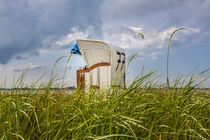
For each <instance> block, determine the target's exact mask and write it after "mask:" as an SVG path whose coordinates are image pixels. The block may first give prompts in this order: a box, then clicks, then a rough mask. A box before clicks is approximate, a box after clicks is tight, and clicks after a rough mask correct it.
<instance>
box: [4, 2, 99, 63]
mask: <svg viewBox="0 0 210 140" xmlns="http://www.w3.org/2000/svg"><path fill="white" fill-rule="evenodd" d="M101 2H102V1H95V0H84V1H78V0H68V1H67V0H30V1H29V0H17V1H14V0H0V63H1V64H6V63H8V61H9V60H10V59H11V58H15V57H16V58H17V59H18V58H20V57H18V56H21V54H25V53H30V54H33V53H34V54H37V50H38V49H39V48H41V47H42V41H43V40H44V39H45V38H46V37H48V36H61V35H65V34H66V33H68V32H69V30H70V29H71V28H73V27H77V28H79V29H80V30H84V29H86V28H87V27H88V26H92V27H93V28H94V31H95V32H94V34H93V35H96V36H100V26H101V19H100V16H99V15H100V5H101Z"/></svg>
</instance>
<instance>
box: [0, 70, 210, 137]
mask: <svg viewBox="0 0 210 140" xmlns="http://www.w3.org/2000/svg"><path fill="white" fill-rule="evenodd" d="M205 73H206V72H202V73H200V75H199V79H200V78H202V76H204V74H205ZM152 74H153V72H151V73H148V74H146V75H144V74H143V73H141V76H139V77H137V78H136V79H135V80H134V81H133V83H132V84H131V85H130V86H129V87H128V88H126V89H116V88H111V89H108V90H104V91H96V90H91V91H90V92H89V93H84V92H81V91H75V92H74V93H72V94H66V93H68V92H70V91H69V90H59V89H57V90H50V86H51V85H52V84H53V82H54V81H53V80H52V81H50V82H49V83H47V84H43V83H42V84H41V86H40V88H38V89H37V90H35V89H33V87H34V86H35V84H36V82H35V83H34V84H33V85H32V88H31V89H30V90H22V89H20V90H15V89H14V90H11V91H10V92H7V91H5V90H2V91H1V92H0V128H1V129H0V137H1V139H110V138H111V139H208V138H209V130H210V123H209V122H210V120H209V119H210V117H209V112H210V107H209V103H210V100H209V92H208V91H207V92H202V91H199V89H198V88H199V85H200V84H201V83H202V82H204V81H203V80H199V79H198V80H197V78H198V77H197V76H190V77H188V78H185V79H184V80H183V78H181V77H178V78H177V80H176V83H175V84H174V86H173V87H172V88H170V89H168V88H157V86H156V85H155V81H156V80H155V79H154V78H152ZM23 77H24V76H23V75H22V76H21V77H20V79H18V80H17V82H16V84H15V85H16V87H21V85H23V81H24V80H23ZM187 79H188V80H187ZM187 81H188V82H187ZM178 87H179V88H178ZM41 88H42V89H43V88H44V90H39V89H41Z"/></svg>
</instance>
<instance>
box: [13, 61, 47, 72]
mask: <svg viewBox="0 0 210 140" xmlns="http://www.w3.org/2000/svg"><path fill="white" fill-rule="evenodd" d="M43 69H47V66H41V65H34V64H31V63H29V64H28V67H25V68H24V67H21V68H14V69H13V71H14V72H24V71H38V70H43Z"/></svg>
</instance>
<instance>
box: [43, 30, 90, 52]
mask: <svg viewBox="0 0 210 140" xmlns="http://www.w3.org/2000/svg"><path fill="white" fill-rule="evenodd" d="M92 33H93V28H92V27H88V28H87V30H85V31H79V30H78V28H76V27H74V28H72V29H71V30H70V32H69V33H68V34H67V35H65V36H61V37H55V36H49V37H48V38H46V39H45V40H44V41H43V42H42V43H43V45H44V46H45V47H44V48H42V49H40V50H39V53H40V54H47V53H51V52H54V51H60V52H63V51H66V49H69V48H71V47H72V45H73V44H72V43H74V41H75V40H76V39H87V38H88V36H89V35H91V34H92ZM67 46H69V47H67Z"/></svg>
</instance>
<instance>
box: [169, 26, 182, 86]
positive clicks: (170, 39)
mask: <svg viewBox="0 0 210 140" xmlns="http://www.w3.org/2000/svg"><path fill="white" fill-rule="evenodd" d="M184 29H185V28H178V29H176V30H174V31H173V32H172V33H171V35H170V37H169V41H168V52H167V62H166V76H167V79H166V81H167V87H168V88H170V83H169V76H168V67H169V52H170V47H171V41H172V37H173V35H174V34H175V33H176V32H177V31H180V30H184Z"/></svg>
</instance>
